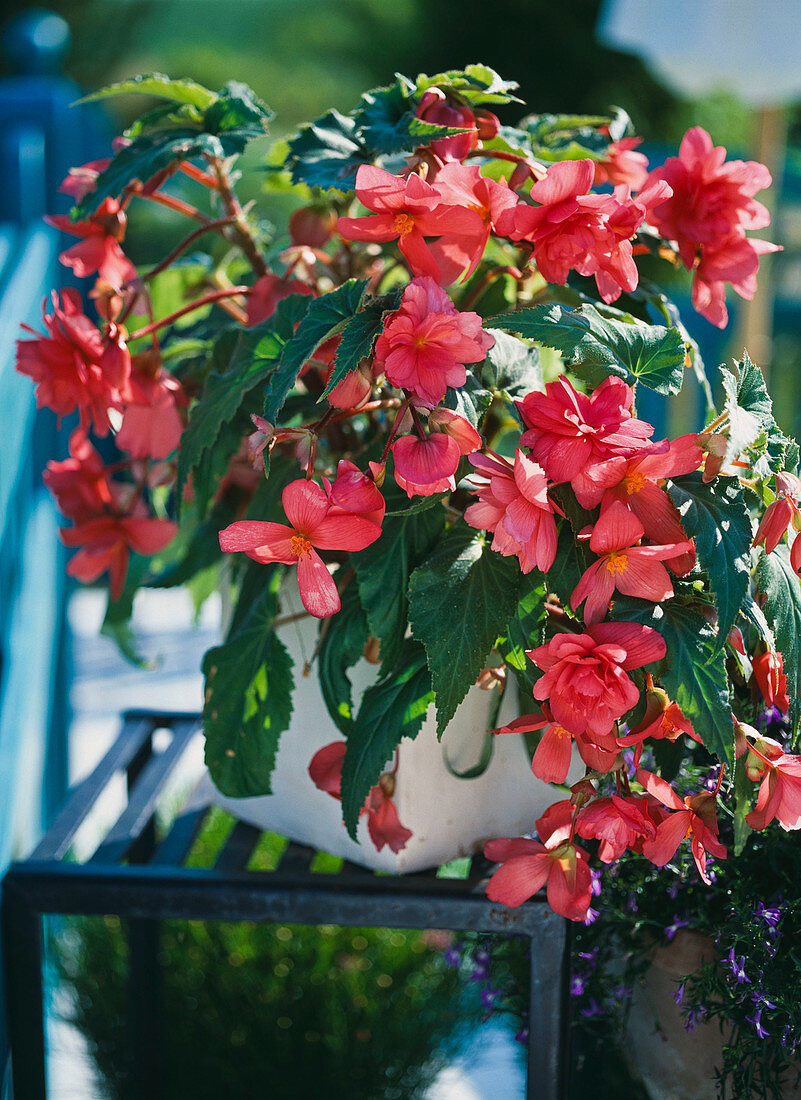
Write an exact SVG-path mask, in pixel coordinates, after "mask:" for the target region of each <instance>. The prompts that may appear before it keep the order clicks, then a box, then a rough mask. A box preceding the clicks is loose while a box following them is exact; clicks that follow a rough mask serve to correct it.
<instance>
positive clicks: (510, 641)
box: [499, 570, 548, 691]
mask: <svg viewBox="0 0 801 1100" xmlns="http://www.w3.org/2000/svg"><path fill="white" fill-rule="evenodd" d="M546 596H547V586H546V584H545V581H544V578H543V576H542V574H541V573H539V572H538V571H537V570H534V571H533V572H531V573H529V574H527V575H526V576H524V577H521V581H520V599H519V602H518V605H517V607H516V609H515V612H514V614H513V615H512V617H511V618H510V620H509V622H508V624H507V626H506V629H505V631H504V637H503V640H502V641H501V642H500V643H499V649H500V652H501V655H502V657H503V659H504V662H505V663H506V664H507V665H508V666H509V668H511V669H512V670H513V671H514V674H515V677H516V678H517V680H518V682H519V683H520V685H521V687H524V688H525V689H526V690H527V691H531V689H532V688H533V687H534V684H535V683H536V682H537V680H539V678H540V676H541V675H542V672H541V671H540V669H539V668H538V667H537V666H536V665H535V664H534V662H533V661H530V660H529V659H528V657H527V656H526V650H527V649H536V647H537V646H539V645H542V643H543V641H544V640H545V624H546V623H547V621H548V613H547V611H546V610H545V599H546Z"/></svg>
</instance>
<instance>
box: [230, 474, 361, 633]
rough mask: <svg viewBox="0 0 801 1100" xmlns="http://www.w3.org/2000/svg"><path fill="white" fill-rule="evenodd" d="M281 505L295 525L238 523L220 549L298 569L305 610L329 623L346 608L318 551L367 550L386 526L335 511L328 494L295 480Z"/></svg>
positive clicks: (290, 521) (254, 559) (257, 522)
mask: <svg viewBox="0 0 801 1100" xmlns="http://www.w3.org/2000/svg"><path fill="white" fill-rule="evenodd" d="M281 502H282V504H283V507H284V512H285V513H286V517H287V519H288V520H289V523H290V524H291V526H287V525H286V524H284V523H267V522H263V521H260V520H239V521H237V522H236V523H232V524H231V525H230V526H229V527H226V528H225V530H223V531H220V549H221V550H223V551H224V552H225V553H234V552H236V551H239V550H241V551H243V552H244V553H245V554H247V556H248V557H249V558H252V559H253V561H258V562H262V563H264V564H266V563H267V562H274V561H275V562H283V563H284V564H285V565H297V567H298V588H299V590H300V598H301V602H302V603H303V606H304V607H305V608H306V610H307V611H308V612H309V614H310V615H314V616H316V618H318V619H325V618H327V617H328V616H329V615H334V614H336V612H337V611H339V608H340V606H341V605H340V600H339V592H338V591H337V586H336V584H335V583H334V578H333V577H332V576H331V574H330V573H329V571H328V567H327V566H326V564H325V562H324V561H323V559H322V558H321V557H320V555H319V554H318V553H317V551H318V550H364V548H365V547H366V546H369V545H370V544H371V543H373V542H375V540H376V539H377V538H378V537H379V535H380V534H381V526H380V524H378V523H373V522H372V521H371V520H369V519H367V518H366V517H365V516H362V515H356V514H352V513H349V512H344V511H339V510H338V509H337V511H336V512H334V511H333V509H332V505H331V502H330V500H329V498H328V496H327V494H326V491H325V489H323V488H321V487H320V486H319V485H316V484H315V483H314V482H313V481H307V480H305V479H300V480H298V481H291V482H290V483H289V485H287V486H286V488H285V489H284V491H283V493H282V494H281ZM332 512H333V514H331V513H332Z"/></svg>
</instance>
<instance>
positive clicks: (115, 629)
mask: <svg viewBox="0 0 801 1100" xmlns="http://www.w3.org/2000/svg"><path fill="white" fill-rule="evenodd" d="M148 565H149V559H148V558H145V557H141V556H140V555H139V554H132V555H131V560H130V562H129V563H128V573H127V575H126V577H125V585H124V587H123V590H122V592H121V593H120V596H119V599H116V600H114V599H112V598H111V594H110V593H109V597H108V604H107V605H106V614H105V615H104V617H103V625H102V626H101V627H100V633H101V634H102V635H103V637H104V638H110V639H111V641H112V642H114V644H115V645H116V646H117V649H118V650H119V651H120V653H121V654H122V656H123V657H124V658H125V660H126V661H130V663H131V664H132V665H136V667H137V668H146V669H153V668H155V662H154V661H149V660H147V658H146V657H143V656H142V654H141V652H140V651H139V646H138V644H137V640H136V635H135V634H134V632H133V629H132V627H131V615H132V613H133V601H134V596H135V595H136V593H137V592H138V591H139V588H140V586H141V584H142V582H143V580H144V578H145V575H146V573H147V569H148Z"/></svg>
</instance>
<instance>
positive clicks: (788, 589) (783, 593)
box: [756, 543, 801, 700]
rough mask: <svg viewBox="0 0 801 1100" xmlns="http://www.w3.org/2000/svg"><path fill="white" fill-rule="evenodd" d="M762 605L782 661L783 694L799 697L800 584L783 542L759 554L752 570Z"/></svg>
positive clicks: (800, 687)
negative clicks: (763, 599)
mask: <svg viewBox="0 0 801 1100" xmlns="http://www.w3.org/2000/svg"><path fill="white" fill-rule="evenodd" d="M756 578H757V585H758V586H759V591H760V592H761V593H762V594H763V596H764V597H765V602H764V604H763V605H762V607H763V610H764V612H765V615H766V617H767V619H768V622H770V623H772V624H773V632H774V635H775V638H776V648H777V649H778V650H779V652H780V653H781V655H782V658H783V661H784V672H785V675H786V676H787V694H788V695H789V696H790V698H791V699H792V700H797V699H798V698H799V696H801V581H799V579H798V577H797V576H796V573H795V571H794V570H793V567H792V565H791V564H790V550H789V547H787V546H785V545H784V544H783V543H782V544H780V545H779V546H777V547H776V549H775V550H774V551H773V553H772V554H765V553H764V552H763V553H762V555H761V557H760V559H759V562H758V563H757V570H756Z"/></svg>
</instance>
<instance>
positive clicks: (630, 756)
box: [623, 749, 637, 779]
mask: <svg viewBox="0 0 801 1100" xmlns="http://www.w3.org/2000/svg"><path fill="white" fill-rule="evenodd" d="M623 763H624V764H625V765H626V774H627V775H628V777H629V779H633V778H634V776H635V775H636V774H637V766H636V764H635V763H634V749H624V750H623Z"/></svg>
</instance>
